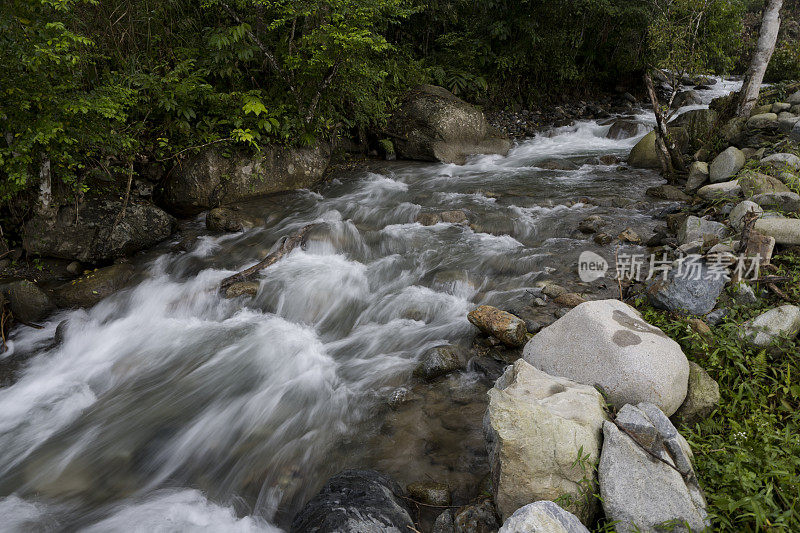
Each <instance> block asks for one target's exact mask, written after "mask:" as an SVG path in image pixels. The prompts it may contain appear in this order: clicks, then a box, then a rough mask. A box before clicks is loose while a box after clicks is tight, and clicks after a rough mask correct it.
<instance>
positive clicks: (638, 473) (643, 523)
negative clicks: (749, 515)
mask: <svg viewBox="0 0 800 533" xmlns="http://www.w3.org/2000/svg"><path fill="white" fill-rule="evenodd" d="M621 428H622V429H621ZM623 429H624V431H623ZM653 456H655V457H658V458H659V459H660V460H657V459H655V458H654V457H653ZM598 478H599V483H600V496H601V497H602V501H603V509H604V510H605V514H606V518H607V519H608V520H609V521H612V522H614V527H615V528H616V531H617V532H618V533H629V532H630V533H632V532H643V533H644V532H653V533H656V532H661V531H665V530H669V531H703V530H705V529H706V528H708V527H709V526H710V523H709V520H708V515H707V513H706V502H705V498H704V497H703V493H702V490H701V489H700V486H699V485H698V483H697V477H696V475H695V473H694V469H693V468H692V464H691V450H690V449H689V446H688V444H687V443H686V440H685V439H684V438H683V437H682V436H681V435H680V434H679V433H678V432H677V430H676V429H675V426H673V425H672V423H671V422H670V421H669V419H668V418H667V417H666V416H665V415H664V413H662V412H661V411H660V410H659V409H658V408H657V407H656V406H654V405H652V404H646V403H641V404H639V405H637V406H636V407H634V406H632V405H626V406H625V407H624V408H623V409H621V410H620V412H619V414H618V415H617V419H616V423H615V422H605V423H604V424H603V453H602V455H601V457H600V465H599V466H598Z"/></svg>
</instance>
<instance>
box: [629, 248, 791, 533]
mask: <svg viewBox="0 0 800 533" xmlns="http://www.w3.org/2000/svg"><path fill="white" fill-rule="evenodd" d="M774 263H775V264H777V265H778V266H779V272H780V275H788V276H791V277H792V278H793V279H794V282H793V283H787V284H785V285H784V287H785V288H786V289H787V290H786V292H787V294H788V295H789V297H790V298H792V299H793V300H794V302H795V303H797V302H800V256H798V255H792V254H788V253H787V254H784V255H782V256H778V257H776V258H775V259H774ZM775 305H776V304H775V303H773V304H770V305H766V304H765V305H764V306H763V307H761V308H753V309H736V308H734V309H733V311H732V314H731V315H730V316H729V317H727V318H726V320H725V322H724V323H723V324H720V325H719V326H716V327H714V328H712V333H713V335H712V337H711V338H705V337H703V336H701V335H699V334H698V333H696V332H695V331H693V330H692V329H691V328H690V327H689V326H688V324H687V323H686V322H685V321H683V320H681V319H679V318H676V317H673V316H670V315H669V314H667V313H664V312H661V311H656V310H654V309H652V308H650V307H647V306H644V305H640V309H641V310H642V311H643V313H644V317H645V319H646V320H647V321H648V322H650V323H651V324H654V325H656V326H658V327H660V328H661V329H662V330H664V331H665V332H666V333H667V334H668V335H669V336H670V337H672V338H673V339H675V340H676V341H677V342H678V343H679V344H680V345H681V347H682V348H683V350H684V352H685V353H686V354H687V355H688V356H689V358H690V359H692V360H694V361H695V362H697V363H698V364H700V365H701V366H702V367H703V368H705V369H706V370H707V371H708V373H709V374H710V375H711V377H713V378H714V379H715V380H716V381H717V382H718V383H719V386H720V393H721V396H722V398H721V402H720V405H719V408H718V409H717V410H716V411H715V412H714V413H713V414H712V416H711V417H710V418H708V419H707V420H705V421H703V422H701V423H699V424H697V425H696V426H695V427H682V428H679V429H680V431H681V433H682V434H683V435H684V436H685V437H686V438H687V440H688V441H689V443H690V444H691V447H692V450H693V452H694V455H695V468H696V471H697V474H698V477H699V479H700V484H701V485H702V486H703V489H704V490H705V493H706V498H707V500H708V505H709V507H708V511H709V515H710V517H711V519H712V521H713V524H714V530H715V531H716V530H721V531H756V530H769V531H797V530H798V529H800V503H799V502H800V500H799V499H798V497H800V482H798V479H800V438H798V435H799V434H800V412H798V409H797V406H798V404H799V403H798V402H800V382H798V380H797V376H798V375H800V342H799V341H798V340H797V339H792V340H790V339H787V340H785V341H784V343H783V344H782V345H781V347H780V349H779V350H759V349H755V348H752V347H750V346H748V345H746V344H744V343H743V342H742V341H740V340H739V338H738V334H739V332H740V324H741V323H742V321H744V320H746V319H748V318H751V317H752V316H755V315H757V314H759V313H760V312H763V311H765V310H766V309H767V308H769V307H774V306H775Z"/></svg>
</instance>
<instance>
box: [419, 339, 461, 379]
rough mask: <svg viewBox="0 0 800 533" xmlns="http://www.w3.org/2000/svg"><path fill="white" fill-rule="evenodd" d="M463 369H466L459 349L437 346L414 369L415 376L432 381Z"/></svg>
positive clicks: (449, 346)
mask: <svg viewBox="0 0 800 533" xmlns="http://www.w3.org/2000/svg"><path fill="white" fill-rule="evenodd" d="M461 368H464V364H463V363H462V362H461V358H460V357H459V353H458V347H456V346H452V345H444V346H436V347H435V348H431V349H430V350H428V351H427V352H425V354H423V356H422V360H421V361H420V363H419V365H417V367H416V368H415V369H414V375H415V376H416V377H418V378H421V379H424V380H427V381H430V380H434V379H436V378H438V377H439V376H444V375H445V374H449V373H450V372H455V371H456V370H460V369H461Z"/></svg>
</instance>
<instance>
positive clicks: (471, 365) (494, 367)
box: [467, 355, 508, 383]
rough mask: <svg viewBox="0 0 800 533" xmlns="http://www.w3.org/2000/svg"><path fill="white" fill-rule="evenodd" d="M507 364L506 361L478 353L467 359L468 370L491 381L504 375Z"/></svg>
mask: <svg viewBox="0 0 800 533" xmlns="http://www.w3.org/2000/svg"><path fill="white" fill-rule="evenodd" d="M507 366H508V364H507V363H505V362H504V361H501V360H497V359H495V358H493V357H488V356H485V355H478V356H475V357H472V358H470V360H469V361H467V370H469V371H470V372H476V373H478V374H481V375H483V376H484V377H485V378H486V380H487V381H489V382H491V383H494V382H495V381H496V380H497V378H499V377H500V376H502V375H503V372H505V369H506V367H507Z"/></svg>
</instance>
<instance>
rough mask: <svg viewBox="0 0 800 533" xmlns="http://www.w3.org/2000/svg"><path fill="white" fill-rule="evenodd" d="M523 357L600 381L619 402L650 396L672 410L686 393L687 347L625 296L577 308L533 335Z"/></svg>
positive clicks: (548, 368) (572, 376)
mask: <svg viewBox="0 0 800 533" xmlns="http://www.w3.org/2000/svg"><path fill="white" fill-rule="evenodd" d="M523 357H524V358H525V360H526V361H528V362H529V363H530V364H532V365H533V366H535V367H536V368H538V369H540V370H543V371H544V372H547V373H548V374H551V375H554V376H563V377H565V378H568V379H571V380H573V381H577V382H578V383H583V384H586V385H591V386H594V385H598V386H600V387H601V388H602V390H603V391H604V392H605V394H606V395H607V397H608V399H609V401H610V402H611V403H612V404H613V405H614V406H616V407H617V408H621V407H622V406H623V405H625V404H627V403H632V404H636V403H639V402H643V401H645V402H650V403H654V404H656V405H657V406H659V408H660V409H661V410H662V411H664V412H665V413H667V414H668V415H671V414H672V413H674V412H675V411H676V410H677V409H678V407H680V405H681V404H682V403H683V400H684V399H685V398H686V387H687V383H688V380H689V361H688V360H687V359H686V355H684V353H683V351H681V347H680V346H679V345H678V343H676V342H675V341H673V340H672V339H670V338H669V337H667V335H665V334H664V332H662V331H661V330H660V329H658V328H656V327H654V326H651V325H650V324H648V323H646V322H645V321H644V320H642V317H641V315H640V314H639V312H638V311H636V310H635V309H633V308H632V307H630V306H628V305H626V304H624V303H623V302H620V301H619V300H597V301H591V302H586V303H583V304H581V305H579V306H578V307H576V308H574V309H572V310H571V311H570V312H569V313H567V314H566V315H564V316H563V317H562V318H561V319H559V320H557V321H556V322H554V323H553V324H552V325H550V326H548V327H546V328H544V329H543V330H542V331H540V332H539V333H537V334H536V335H535V336H534V337H533V338H532V339H531V340H530V341H528V344H526V345H525V349H524V351H523Z"/></svg>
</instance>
